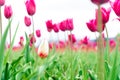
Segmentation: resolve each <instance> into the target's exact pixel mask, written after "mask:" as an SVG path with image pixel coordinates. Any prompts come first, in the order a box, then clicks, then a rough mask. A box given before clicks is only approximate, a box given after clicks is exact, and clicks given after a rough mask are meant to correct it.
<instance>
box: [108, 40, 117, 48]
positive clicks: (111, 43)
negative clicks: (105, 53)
mask: <svg viewBox="0 0 120 80" xmlns="http://www.w3.org/2000/svg"><path fill="white" fill-rule="evenodd" d="M109 45H110V47H111V48H114V47H115V46H116V42H115V40H113V39H110V41H109Z"/></svg>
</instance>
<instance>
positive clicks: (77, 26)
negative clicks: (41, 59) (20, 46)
mask: <svg viewBox="0 0 120 80" xmlns="http://www.w3.org/2000/svg"><path fill="white" fill-rule="evenodd" d="M113 1H114V0H113ZM24 2H25V0H19V1H18V0H6V4H7V5H8V4H10V5H11V6H12V8H13V13H14V15H13V22H12V36H13V34H14V31H15V28H16V26H17V24H18V22H19V23H20V26H19V29H18V33H17V36H16V40H15V44H17V43H18V41H19V37H20V36H24V32H27V33H30V29H29V28H28V27H26V26H25V24H24V16H26V15H28V14H27V12H26V7H25V4H24ZM35 2H36V7H37V10H36V14H35V15H34V16H33V17H34V24H35V29H40V30H41V35H42V37H41V38H43V37H46V38H49V36H50V37H51V39H52V40H53V39H56V38H57V34H54V32H52V33H51V34H50V33H48V32H47V30H46V25H45V21H47V20H49V19H52V20H53V23H57V22H60V21H62V20H65V19H67V18H73V21H74V30H73V31H72V33H74V34H75V36H76V37H77V39H82V38H83V37H84V36H88V37H89V38H90V39H94V38H95V34H94V33H92V32H90V31H89V30H88V28H87V26H86V22H88V21H89V20H90V19H92V18H94V17H95V9H97V7H96V6H95V5H94V4H92V3H91V2H90V0H35ZM103 6H105V7H106V8H107V7H109V6H110V5H109V4H105V5H103ZM3 8H4V7H2V11H3ZM2 13H3V12H2ZM2 18H3V29H5V26H6V25H7V20H6V19H5V17H4V15H3V17H2ZM114 18H117V16H116V15H115V13H114V12H113V10H112V11H111V16H110V20H109V22H108V23H107V28H108V34H109V37H114V36H116V35H117V33H118V32H120V22H119V21H117V20H114V21H113V19H114ZM31 29H32V26H31ZM31 31H32V30H31ZM58 35H59V36H60V37H59V38H60V39H63V40H64V33H63V32H60V33H59V34H58ZM41 38H40V39H41ZM8 39H9V37H8ZM8 42H9V40H8ZM38 42H39V39H38Z"/></svg>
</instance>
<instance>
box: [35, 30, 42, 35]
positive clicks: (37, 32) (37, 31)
mask: <svg viewBox="0 0 120 80" xmlns="http://www.w3.org/2000/svg"><path fill="white" fill-rule="evenodd" d="M36 36H37V37H40V36H41V32H40V30H39V29H38V30H36Z"/></svg>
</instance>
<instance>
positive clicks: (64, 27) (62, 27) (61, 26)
mask: <svg viewBox="0 0 120 80" xmlns="http://www.w3.org/2000/svg"><path fill="white" fill-rule="evenodd" d="M59 25H60V26H59V28H60V30H61V31H66V21H65V20H64V21H62V22H60V23H59Z"/></svg>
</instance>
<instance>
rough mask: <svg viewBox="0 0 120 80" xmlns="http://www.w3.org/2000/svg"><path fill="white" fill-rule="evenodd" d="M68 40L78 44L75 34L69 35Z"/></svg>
mask: <svg viewBox="0 0 120 80" xmlns="http://www.w3.org/2000/svg"><path fill="white" fill-rule="evenodd" d="M68 40H69V41H70V42H72V43H75V42H76V37H75V35H74V34H69V35H68Z"/></svg>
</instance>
